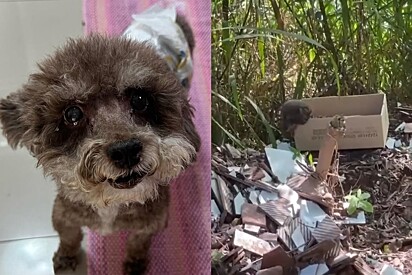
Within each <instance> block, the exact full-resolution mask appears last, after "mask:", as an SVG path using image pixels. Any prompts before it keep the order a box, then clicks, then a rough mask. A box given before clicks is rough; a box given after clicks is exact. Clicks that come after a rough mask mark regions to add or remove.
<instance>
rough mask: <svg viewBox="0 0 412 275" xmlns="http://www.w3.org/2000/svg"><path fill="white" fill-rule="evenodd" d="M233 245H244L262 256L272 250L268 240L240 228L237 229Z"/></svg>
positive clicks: (248, 249)
mask: <svg viewBox="0 0 412 275" xmlns="http://www.w3.org/2000/svg"><path fill="white" fill-rule="evenodd" d="M233 245H234V246H240V247H243V248H244V249H245V250H247V251H250V252H252V253H255V254H257V255H260V256H263V255H264V254H266V253H267V252H269V251H270V250H271V246H270V244H269V243H268V242H266V241H264V240H261V239H259V238H257V237H255V236H252V235H250V234H248V233H245V232H242V231H240V230H236V231H235V236H234V238H233Z"/></svg>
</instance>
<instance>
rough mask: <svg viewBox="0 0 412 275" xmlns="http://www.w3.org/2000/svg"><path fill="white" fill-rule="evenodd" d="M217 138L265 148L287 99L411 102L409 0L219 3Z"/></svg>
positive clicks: (215, 5)
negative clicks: (374, 96) (373, 97)
mask: <svg viewBox="0 0 412 275" xmlns="http://www.w3.org/2000/svg"><path fill="white" fill-rule="evenodd" d="M212 29H213V30H212V43H213V44H212V83H213V84H212V87H213V101H212V115H213V121H212V125H213V129H212V130H213V142H214V143H215V144H221V143H223V142H230V143H233V144H236V145H237V146H241V147H246V146H249V147H257V148H261V147H262V146H264V145H266V144H270V143H273V141H274V139H276V137H278V136H279V134H280V133H279V131H278V130H277V121H276V120H275V119H274V117H275V115H274V112H275V111H276V110H277V109H278V107H279V106H280V105H281V104H282V103H283V102H284V101H285V100H287V99H290V98H302V97H311V96H320V95H339V94H340V95H343V94H363V93H375V92H385V93H387V95H388V98H389V100H390V101H393V100H399V101H401V102H411V96H412V92H411V89H412V88H411V87H412V73H411V72H412V3H411V2H410V1H408V0H403V1H399V0H392V1H390V0H374V1H371V0H360V1H353V0H348V1H347V0H336V1H329V0H319V1H316V0H311V1H291V0H287V1H283V0H212Z"/></svg>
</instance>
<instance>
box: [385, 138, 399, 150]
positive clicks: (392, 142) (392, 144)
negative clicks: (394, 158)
mask: <svg viewBox="0 0 412 275" xmlns="http://www.w3.org/2000/svg"><path fill="white" fill-rule="evenodd" d="M395 142H396V139H394V138H393V137H388V139H387V140H386V144H385V145H386V147H387V148H388V149H393V148H395Z"/></svg>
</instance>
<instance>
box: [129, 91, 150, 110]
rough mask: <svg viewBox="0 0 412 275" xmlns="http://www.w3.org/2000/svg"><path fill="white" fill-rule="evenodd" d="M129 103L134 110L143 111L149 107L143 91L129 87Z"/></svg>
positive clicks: (146, 96)
mask: <svg viewBox="0 0 412 275" xmlns="http://www.w3.org/2000/svg"><path fill="white" fill-rule="evenodd" d="M129 90H130V92H131V98H130V105H131V106H132V108H133V111H135V112H139V113H142V112H145V111H146V110H147V108H148V107H149V98H148V95H147V93H146V92H145V91H143V90H139V89H134V88H131V89H129Z"/></svg>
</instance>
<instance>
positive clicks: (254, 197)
mask: <svg viewBox="0 0 412 275" xmlns="http://www.w3.org/2000/svg"><path fill="white" fill-rule="evenodd" d="M258 196H259V191H257V190H251V191H250V192H249V201H250V202H251V203H253V204H255V205H258V204H259V201H258Z"/></svg>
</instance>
